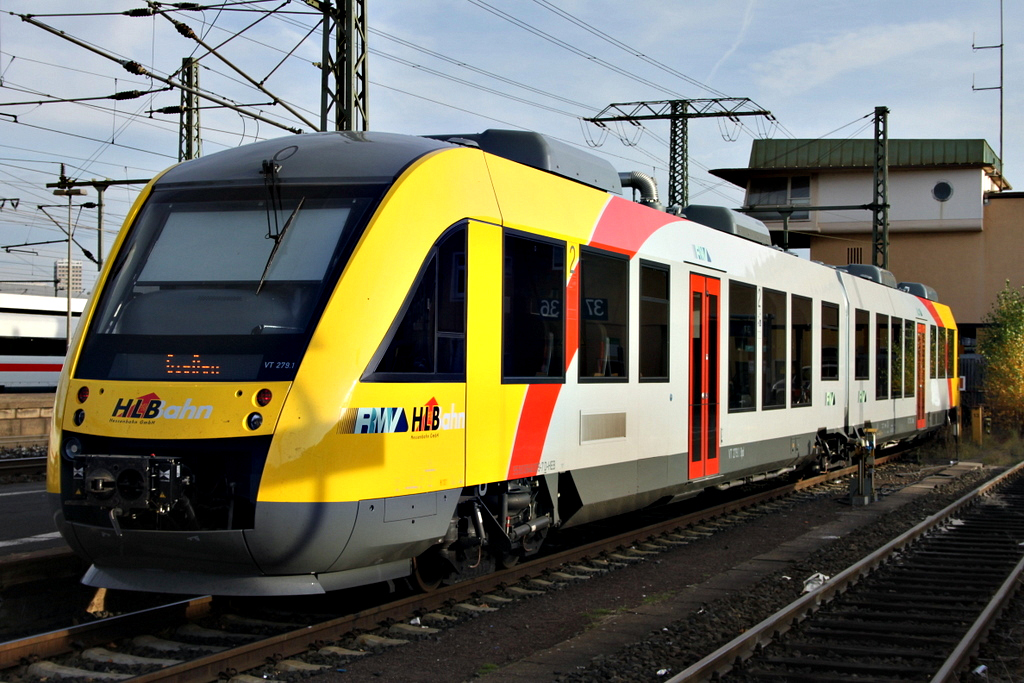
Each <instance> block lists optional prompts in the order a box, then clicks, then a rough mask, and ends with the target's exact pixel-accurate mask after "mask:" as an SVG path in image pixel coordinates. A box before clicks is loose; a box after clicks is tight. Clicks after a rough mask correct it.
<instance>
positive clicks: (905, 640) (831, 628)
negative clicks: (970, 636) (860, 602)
mask: <svg viewBox="0 0 1024 683" xmlns="http://www.w3.org/2000/svg"><path fill="white" fill-rule="evenodd" d="M965 630H967V629H966V628H959V629H950V628H947V629H937V628H929V627H921V628H906V629H894V628H886V627H885V626H882V625H878V624H868V623H864V622H858V623H854V622H850V621H845V620H844V621H836V622H832V621H823V622H820V623H819V622H818V621H817V620H816V621H815V623H814V625H813V626H812V625H808V626H807V628H806V629H802V630H801V633H803V634H805V635H812V634H813V635H814V636H816V637H818V638H831V639H836V638H842V639H843V640H844V642H845V641H847V640H863V639H871V638H875V639H880V640H881V642H887V641H888V640H889V639H891V638H892V637H893V636H895V635H898V636H899V637H900V643H901V644H903V645H909V644H911V643H918V644H921V645H929V644H934V643H938V642H942V643H945V644H947V645H953V646H955V645H956V644H957V643H959V642H960V636H961V635H962V634H963V632H964V631H965Z"/></svg>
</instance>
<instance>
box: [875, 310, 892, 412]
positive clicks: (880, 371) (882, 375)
mask: <svg viewBox="0 0 1024 683" xmlns="http://www.w3.org/2000/svg"><path fill="white" fill-rule="evenodd" d="M889 359H890V355H889V316H887V315H882V314H881V313H878V314H877V315H876V316H875V398H876V399H878V400H885V399H888V398H889Z"/></svg>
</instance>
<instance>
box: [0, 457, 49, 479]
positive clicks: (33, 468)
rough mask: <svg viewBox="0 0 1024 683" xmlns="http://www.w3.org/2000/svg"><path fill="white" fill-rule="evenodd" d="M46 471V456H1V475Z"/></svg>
mask: <svg viewBox="0 0 1024 683" xmlns="http://www.w3.org/2000/svg"><path fill="white" fill-rule="evenodd" d="M44 471H46V457H45V456H40V457H35V458H0V475H2V474H8V475H10V474H35V473H37V472H44Z"/></svg>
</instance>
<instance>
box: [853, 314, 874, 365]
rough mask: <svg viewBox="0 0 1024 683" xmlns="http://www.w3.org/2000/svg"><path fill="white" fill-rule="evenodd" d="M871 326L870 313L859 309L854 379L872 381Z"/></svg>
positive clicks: (855, 316) (856, 321) (855, 328)
mask: <svg viewBox="0 0 1024 683" xmlns="http://www.w3.org/2000/svg"><path fill="white" fill-rule="evenodd" d="M870 326H871V322H870V316H869V315H868V312H867V311H862V310H861V309H859V308H858V309H857V310H856V311H855V312H854V328H853V353H854V355H853V377H854V379H871V368H870V365H871V352H870V351H869V349H870V348H871V347H870V343H871V340H870V339H869V335H870Z"/></svg>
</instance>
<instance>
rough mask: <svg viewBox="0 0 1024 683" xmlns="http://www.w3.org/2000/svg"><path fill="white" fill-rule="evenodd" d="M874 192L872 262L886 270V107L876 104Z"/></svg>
mask: <svg viewBox="0 0 1024 683" xmlns="http://www.w3.org/2000/svg"><path fill="white" fill-rule="evenodd" d="M874 188H875V194H874V197H873V198H872V201H871V205H870V206H871V265H873V266H878V267H879V268H885V269H886V270H888V269H889V108H888V107H875V169H874Z"/></svg>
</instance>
